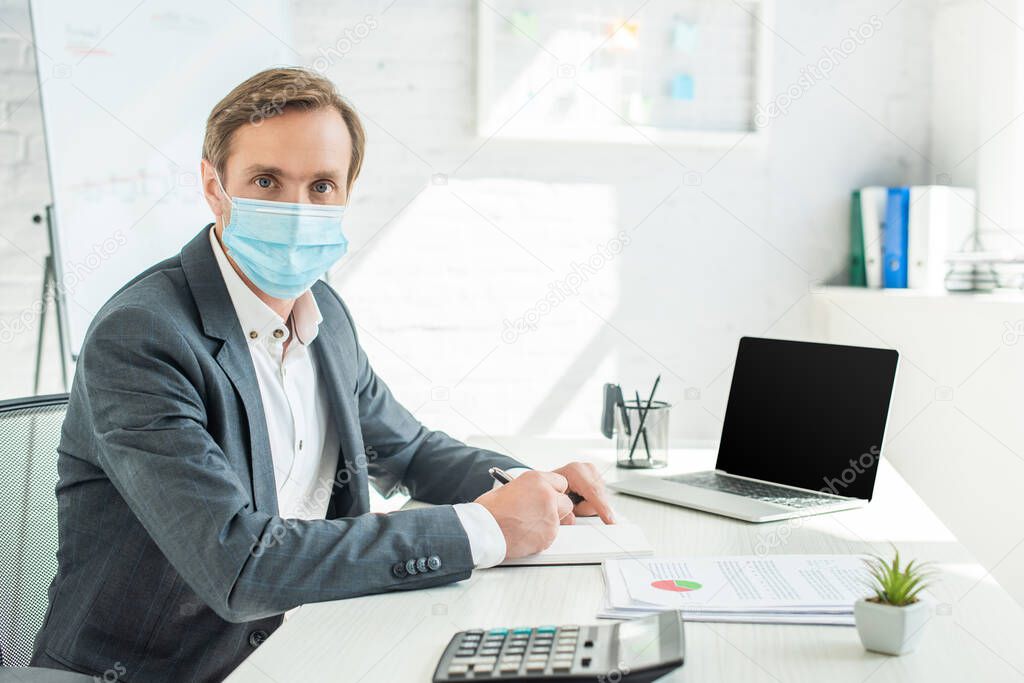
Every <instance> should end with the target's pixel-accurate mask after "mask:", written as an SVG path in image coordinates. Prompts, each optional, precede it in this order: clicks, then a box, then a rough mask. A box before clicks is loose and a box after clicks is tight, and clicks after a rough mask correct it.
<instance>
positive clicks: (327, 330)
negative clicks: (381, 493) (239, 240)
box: [310, 284, 370, 516]
mask: <svg viewBox="0 0 1024 683" xmlns="http://www.w3.org/2000/svg"><path fill="white" fill-rule="evenodd" d="M323 286H324V285H320V284H317V285H314V286H313V295H314V296H315V297H316V301H317V306H319V307H320V310H321V311H323V312H325V315H324V319H323V321H322V322H321V323H320V331H319V333H318V334H317V337H316V339H314V340H313V343H312V344H311V345H310V348H311V349H312V351H313V354H314V357H315V358H316V363H317V368H318V369H319V373H320V377H319V379H320V381H322V382H325V387H326V389H327V401H328V403H329V405H330V409H331V413H330V414H331V419H332V420H334V425H335V427H336V428H337V430H338V437H339V439H338V440H339V442H340V444H341V457H340V458H339V459H338V473H339V476H338V477H336V479H335V481H337V482H341V483H344V482H347V483H348V486H347V493H348V495H349V496H350V497H351V500H352V507H351V509H349V510H338V511H337V512H338V513H339V514H341V515H344V516H352V515H359V514H363V513H365V512H369V511H370V499H369V484H368V481H367V473H366V464H367V458H366V454H365V453H364V452H363V449H364V446H363V436H362V430H361V429H360V427H359V407H358V405H357V403H356V397H355V391H354V388H353V386H352V385H353V384H354V383H355V381H356V378H355V377H354V376H350V375H351V372H349V373H346V372H345V371H344V369H343V367H342V363H341V356H342V354H343V353H345V352H346V349H344V348H342V347H341V346H340V344H339V340H342V339H347V338H348V337H349V336H350V335H349V334H346V333H344V332H343V331H341V330H339V329H338V326H337V321H336V317H337V316H333V315H330V314H329V313H327V312H328V311H333V310H334V309H335V307H336V306H337V304H336V303H335V302H334V301H332V300H331V298H330V295H329V294H328V295H324V294H323V293H322V289H321V288H322V287H323ZM318 290H320V291H318ZM351 352H352V354H353V355H354V354H355V352H356V351H355V349H352V350H351ZM343 468H344V469H347V470H348V474H347V475H346V474H344V473H343V472H342V469H343ZM337 488H338V487H335V493H337V492H338V491H337Z"/></svg>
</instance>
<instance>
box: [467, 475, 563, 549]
mask: <svg viewBox="0 0 1024 683" xmlns="http://www.w3.org/2000/svg"><path fill="white" fill-rule="evenodd" d="M568 485H569V484H568V482H567V481H566V479H565V477H563V476H562V475H560V474H555V473H554V472H535V471H532V470H531V471H529V472H523V473H522V474H520V475H519V476H518V477H516V478H515V479H513V480H512V481H511V482H509V483H508V484H505V485H504V486H499V487H498V488H496V489H494V490H492V491H488V492H487V493H485V494H483V495H482V496H480V497H479V498H477V499H476V502H477V503H480V504H481V505H483V506H484V507H485V508H487V511H488V512H490V513H491V514H492V515H493V516H494V519H495V520H497V522H498V526H499V527H501V533H502V534H503V535H504V536H505V557H506V558H507V559H510V560H511V559H515V558H517V557H525V556H527V555H533V554H534V553H539V552H540V551H542V550H544V549H545V548H547V547H548V546H550V545H551V544H552V543H553V542H554V540H555V536H556V535H558V525H559V523H560V521H561V520H562V518H563V517H569V518H572V501H571V500H569V497H568V496H566V495H565V489H566V487H567V486H568ZM569 523H570V524H571V523H572V522H571V521H570V522H569Z"/></svg>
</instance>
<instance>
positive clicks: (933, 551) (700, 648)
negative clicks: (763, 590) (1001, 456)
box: [228, 438, 1024, 683]
mask: <svg viewBox="0 0 1024 683" xmlns="http://www.w3.org/2000/svg"><path fill="white" fill-rule="evenodd" d="M499 441H500V444H498V443H496V442H495V441H494V440H490V439H484V438H481V439H477V440H475V442H476V443H477V444H478V445H481V446H485V447H487V448H491V449H495V450H506V451H508V452H510V453H511V454H512V455H514V456H516V457H518V458H519V459H520V460H522V461H523V462H526V463H528V464H530V465H533V466H536V467H552V466H556V465H557V464H561V463H563V462H565V461H568V460H570V459H584V460H591V461H594V462H596V463H598V466H599V467H601V468H602V469H605V470H606V478H607V479H609V480H611V479H613V478H615V477H622V476H629V475H631V474H632V473H631V472H627V471H621V470H616V468H615V467H614V466H613V465H612V452H611V450H610V449H609V445H610V442H606V441H599V440H593V441H568V440H565V441H558V440H548V439H545V440H538V439H513V438H508V439H505V438H502V439H499ZM713 462H714V458H713V455H712V453H711V452H709V451H698V450H678V451H672V452H671V454H670V469H668V470H656V471H652V472H649V473H647V474H654V475H658V474H664V473H666V472H676V471H684V470H687V469H705V468H709V467H711V466H713ZM614 504H615V507H616V509H617V510H619V511H620V512H621V513H623V514H625V515H626V516H627V517H628V518H629V519H630V521H632V522H636V523H638V524H640V525H642V526H643V527H644V529H645V530H646V532H647V534H648V537H649V538H650V540H651V542H652V543H653V544H654V548H655V553H656V554H659V555H729V554H754V553H755V552H758V551H762V552H763V551H764V549H765V548H767V549H768V552H771V553H862V552H869V553H870V552H881V553H885V552H887V551H888V550H889V548H888V545H887V544H888V543H889V542H890V541H891V542H893V543H895V544H896V546H897V547H898V548H899V549H900V551H901V552H903V553H905V554H906V555H907V557H917V558H921V559H922V560H931V561H934V562H936V564H937V565H938V567H937V568H938V569H939V570H940V571H941V576H940V579H939V580H938V582H937V583H936V585H935V586H934V588H933V590H932V595H933V596H934V599H935V601H936V602H937V604H936V605H935V606H934V609H933V616H932V618H931V620H930V623H929V624H928V626H927V630H926V633H925V634H924V639H923V641H922V643H921V645H920V647H919V648H918V650H917V651H916V652H914V653H913V654H911V655H907V656H904V657H887V656H884V655H876V654H871V653H868V652H865V651H864V650H863V648H862V647H861V645H860V641H859V640H858V638H857V633H856V631H855V629H853V628H850V627H822V626H790V625H785V626H779V625H748V624H705V623H688V624H687V625H686V640H687V644H686V655H687V663H686V666H685V667H684V668H683V669H681V670H679V671H677V672H676V673H675V674H674V675H672V676H668V677H666V678H664V679H663V680H666V681H669V680H671V681H701V682H702V683H707V682H714V681H729V682H735V681H744V682H745V683H746V682H752V681H774V682H779V681H785V682H787V683H789V682H791V681H815V682H819V681H828V682H829V683H841V682H845V681H850V682H851V683H863V682H865V681H870V683H883V682H885V681H893V682H900V683H903V682H905V681H928V682H934V681H970V682H972V683H982V682H984V683H990V682H993V681H1024V610H1021V608H1020V607H1019V606H1018V605H1017V603H1016V602H1014V601H1013V599H1012V598H1011V597H1010V596H1009V595H1008V594H1007V593H1006V592H1005V591H1004V590H1003V589H1002V588H1001V587H999V586H998V585H997V584H996V583H995V582H994V581H993V580H992V579H991V577H989V576H988V575H987V573H986V572H985V570H984V569H983V568H982V567H981V566H980V565H979V564H978V563H977V562H975V561H974V559H972V558H971V557H970V556H969V554H968V553H967V551H966V550H965V549H964V548H963V547H962V546H961V545H960V544H959V543H958V542H957V540H956V539H955V538H954V537H953V536H952V535H951V534H950V532H949V531H948V530H947V529H946V528H945V526H943V524H942V523H941V522H939V520H938V519H937V518H936V517H935V516H934V515H933V514H932V512H931V511H930V510H929V509H928V508H927V507H926V506H925V504H924V503H923V502H922V501H921V500H920V499H919V498H918V497H917V495H916V494H915V493H914V492H913V491H912V490H911V489H910V487H909V486H908V485H907V484H906V483H905V482H904V481H903V479H902V478H901V477H900V475H899V474H898V473H897V472H896V471H895V470H894V469H893V468H892V467H890V466H889V465H888V463H887V462H885V461H884V460H883V462H882V464H881V469H880V471H879V475H878V481H877V485H876V487H875V500H874V501H873V502H872V503H871V504H870V505H869V506H868V507H867V508H865V509H862V510H853V511H849V512H840V513H836V514H832V515H824V516H819V517H810V518H805V519H803V520H789V521H783V522H775V523H770V524H762V525H754V524H747V523H743V522H737V521H733V520H730V519H726V518H722V517H716V516H712V515H708V514H703V513H699V512H695V511H690V510H686V509H684V508H679V507H675V506H671V505H664V504H661V503H656V502H651V501H646V500H642V499H638V498H630V497H628V496H622V495H616V496H614ZM993 523H994V524H998V523H1004V524H1015V523H1017V522H1016V521H1015V520H1010V519H1006V520H993ZM603 594H604V582H603V579H602V578H601V572H600V568H599V567H597V566H575V567H508V568H495V569H488V570H481V571H476V572H474V574H473V576H472V578H470V579H468V580H466V581H463V582H461V583H456V584H451V585H449V586H445V587H442V588H432V589H430V590H422V591H408V592H397V593H389V594H385V595H374V596H368V597H365V598H356V599H352V600H343V601H339V602H333V603H322V604H315V605H306V606H304V607H303V608H302V609H301V610H299V612H298V613H297V614H295V615H294V616H293V617H292V618H291V619H289V620H288V622H287V623H285V624H284V626H282V627H281V628H280V629H279V630H278V631H277V632H276V633H274V634H273V635H272V636H271V637H270V639H269V640H267V642H266V643H264V644H263V645H262V646H261V647H260V648H259V649H258V650H257V651H256V652H255V653H254V654H253V655H252V656H251V657H250V658H249V659H248V660H246V661H245V662H243V663H242V665H241V666H240V667H239V668H238V669H237V670H236V671H235V673H234V674H232V675H231V677H230V678H229V679H228V681H229V682H230V683H246V682H250V681H251V682H254V683H255V682H260V683H265V682H267V681H277V682H280V683H285V682H289V681H304V682H305V683H316V682H319V681H323V682H325V683H326V682H330V683H337V681H345V682H346V683H356V682H357V681H388V682H392V681H393V682H399V681H401V682H403V683H404V682H407V681H409V682H412V681H416V682H420V681H429V680H430V677H431V675H432V673H433V670H434V666H435V664H436V661H437V659H438V657H439V656H440V655H441V652H442V651H443V649H444V646H445V645H446V644H447V642H448V640H449V638H450V637H451V636H452V634H453V633H455V632H456V631H459V630H462V629H469V628H475V627H487V626H515V625H530V626H535V625H539V624H550V623H594V622H596V621H597V620H596V619H595V618H594V614H595V612H596V610H597V607H598V605H599V603H600V601H601V598H602V596H603Z"/></svg>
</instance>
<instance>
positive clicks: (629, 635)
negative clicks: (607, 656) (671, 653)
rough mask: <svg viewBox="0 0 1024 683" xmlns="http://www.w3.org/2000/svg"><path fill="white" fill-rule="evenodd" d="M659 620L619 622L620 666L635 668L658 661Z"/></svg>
mask: <svg viewBox="0 0 1024 683" xmlns="http://www.w3.org/2000/svg"><path fill="white" fill-rule="evenodd" d="M659 624H660V622H659V621H650V620H640V621H625V622H623V623H621V624H619V625H618V626H619V661H618V662H617V663H618V665H619V666H620V667H622V668H626V667H629V668H630V669H637V668H642V667H646V666H650V665H652V664H655V663H657V662H660V661H661V659H662V657H661V638H662V634H661V629H660V628H659Z"/></svg>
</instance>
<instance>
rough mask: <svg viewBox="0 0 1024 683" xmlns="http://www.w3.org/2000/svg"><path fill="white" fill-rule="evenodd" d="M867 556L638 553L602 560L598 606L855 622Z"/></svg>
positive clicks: (725, 618)
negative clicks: (601, 596) (602, 586)
mask: <svg viewBox="0 0 1024 683" xmlns="http://www.w3.org/2000/svg"><path fill="white" fill-rule="evenodd" d="M864 559H865V558H864V557H862V556H856V555H774V556H758V555H749V556H736V557H699V558H637V559H618V560H606V561H605V562H604V563H603V569H604V577H605V584H606V587H607V590H608V592H607V595H606V598H605V605H604V607H603V609H602V610H601V611H600V612H599V613H598V616H599V617H603V618H608V619H623V618H625V619H631V618H635V617H643V616H648V615H650V614H654V613H656V612H660V611H664V610H681V611H682V612H683V615H684V618H685V619H688V620H690V621H722V622H743V623H765V624H833V625H850V626H852V625H853V603H854V602H855V601H856V600H857V599H858V598H861V597H864V596H865V595H868V594H869V593H870V590H869V588H868V579H869V575H868V571H867V566H866V565H865V563H864Z"/></svg>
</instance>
